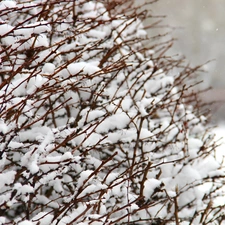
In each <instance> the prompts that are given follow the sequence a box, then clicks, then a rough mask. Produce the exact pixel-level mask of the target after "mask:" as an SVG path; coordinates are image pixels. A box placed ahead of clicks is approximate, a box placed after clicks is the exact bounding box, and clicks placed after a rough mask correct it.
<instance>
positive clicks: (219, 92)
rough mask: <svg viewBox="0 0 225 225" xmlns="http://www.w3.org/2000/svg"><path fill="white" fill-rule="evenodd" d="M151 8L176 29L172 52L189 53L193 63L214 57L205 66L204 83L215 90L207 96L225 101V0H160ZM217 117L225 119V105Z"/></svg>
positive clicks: (216, 114)
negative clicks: (163, 16)
mask: <svg viewBox="0 0 225 225" xmlns="http://www.w3.org/2000/svg"><path fill="white" fill-rule="evenodd" d="M149 10H150V13H151V14H153V15H159V14H161V15H166V16H167V17H166V18H165V19H164V22H163V24H164V25H169V26H170V27H174V28H175V29H174V30H173V32H172V34H171V36H173V37H175V38H177V39H178V40H177V41H176V42H175V43H174V46H173V47H172V49H171V52H170V53H172V54H176V53H178V54H180V55H185V56H186V59H187V62H190V63H191V64H192V65H199V64H203V63H205V62H206V61H208V60H214V61H213V62H211V63H209V64H208V65H207V66H205V67H204V69H205V70H207V71H208V72H207V73H204V75H203V77H202V79H203V80H204V86H209V85H211V86H212V87H213V88H214V91H213V92H212V93H210V94H209V95H208V96H206V95H205V96H204V97H205V98H206V99H210V98H213V100H216V99H217V98H219V100H221V99H222V100H225V91H224V90H225V74H224V70H225V0H159V1H158V2H156V3H154V4H151V6H150V7H149ZM150 22H151V21H147V23H150ZM164 29H166V28H164ZM221 105H222V104H221ZM212 110H214V109H212ZM214 118H215V120H220V119H222V120H223V119H225V106H222V107H221V109H220V110H219V112H217V113H215V116H214Z"/></svg>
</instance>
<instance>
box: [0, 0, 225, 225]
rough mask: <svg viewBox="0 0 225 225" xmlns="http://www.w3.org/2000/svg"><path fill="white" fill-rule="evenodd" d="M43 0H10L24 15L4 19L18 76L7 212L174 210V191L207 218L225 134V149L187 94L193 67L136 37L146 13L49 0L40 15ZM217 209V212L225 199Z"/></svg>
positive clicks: (7, 154)
mask: <svg viewBox="0 0 225 225" xmlns="http://www.w3.org/2000/svg"><path fill="white" fill-rule="evenodd" d="M81 2H82V4H81ZM23 4H25V6H26V9H25V8H23ZM39 4H40V5H39ZM43 4H44V2H42V1H40V2H39V1H34V2H32V3H29V2H25V3H21V4H19V3H18V4H17V3H16V2H14V1H2V2H1V3H0V9H2V10H3V11H4V10H5V11H6V12H7V10H8V8H9V9H13V8H15V7H16V8H17V11H16V12H15V15H16V16H17V17H18V20H15V21H14V20H13V19H10V13H11V12H8V14H9V15H7V16H8V18H7V20H6V17H4V18H1V20H2V21H3V23H2V24H1V25H0V35H3V36H4V35H5V37H3V38H2V40H1V42H2V45H5V46H4V48H6V49H7V52H6V51H2V55H1V58H3V57H4V59H6V58H8V59H9V60H8V61H7V62H5V61H2V67H1V74H5V75H3V77H4V78H5V79H8V78H9V79H8V80H7V82H2V88H1V91H0V102H1V110H0V117H1V118H0V139H1V145H0V147H1V151H2V152H3V154H1V156H0V168H1V171H0V180H1V182H0V205H1V207H2V208H3V209H2V210H3V212H4V217H0V223H11V222H14V223H18V224H22V225H26V224H35V225H38V224H40V225H47V224H60V225H63V224H70V223H73V224H80V225H82V224H83V225H85V224H96V225H98V224H106V225H107V224H114V223H115V224H116V223H124V224H128V223H136V222H135V221H139V220H142V221H140V224H142V223H144V220H146V221H145V223H149V222H150V223H153V221H152V219H154V217H157V218H162V219H163V220H165V221H173V220H174V214H175V212H174V208H175V207H174V201H173V199H171V198H174V199H176V200H177V204H178V210H179V212H178V215H179V217H180V220H184V222H183V224H185V221H190V220H191V219H192V217H193V214H194V212H196V217H195V218H194V220H193V225H197V224H199V223H200V220H201V218H200V217H201V212H204V210H205V209H206V207H207V205H208V204H209V201H210V200H211V199H212V200H214V199H215V201H214V202H213V203H212V204H213V206H218V205H223V204H224V192H225V189H224V187H223V182H222V180H221V179H220V176H221V177H223V176H224V174H225V171H224V164H223V163H224V162H223V158H224V150H223V148H224V143H223V144H222V146H221V147H217V148H216V150H215V151H214V144H213V140H215V138H214V139H212V140H211V138H210V137H213V131H212V132H211V133H210V132H209V134H205V131H206V130H207V129H208V127H207V125H206V118H205V117H204V116H203V115H198V114H196V113H195V109H193V107H192V106H189V105H186V103H185V99H183V97H182V94H184V93H182V94H181V91H180V90H181V89H182V87H183V85H184V84H181V85H180V86H179V85H178V86H177V85H176V84H177V83H179V82H177V80H178V78H179V76H181V78H182V73H180V74H177V73H176V74H175V75H174V74H173V72H168V71H167V70H165V71H164V70H163V69H162V68H160V65H161V64H157V63H159V62H158V60H159V59H157V58H156V57H155V55H154V54H155V53H154V52H155V51H154V49H152V50H151V49H150V50H147V51H146V52H144V48H143V45H142V42H141V41H138V43H135V41H134V40H136V39H137V37H138V38H144V37H145V36H146V31H145V30H144V28H143V25H142V23H141V21H140V20H139V19H138V17H137V16H135V17H132V16H133V15H132V14H131V15H129V16H126V15H119V14H117V15H114V16H112V15H111V14H109V13H108V12H107V10H106V8H105V5H104V3H99V2H98V1H88V2H87V1H81V0H79V1H77V2H76V4H75V5H73V4H72V2H71V3H70V2H66V3H65V2H61V3H60V4H55V5H54V4H53V5H52V6H51V7H52V8H51V7H50V8H48V4H47V5H46V7H47V8H46V10H48V15H46V16H44V17H43V18H45V19H43V18H42V19H38V18H37V16H35V15H36V14H37V15H41V10H43V9H42V6H43ZM73 7H75V11H76V13H78V18H77V20H76V21H74V18H73V15H72V14H73V13H72V9H74V8H73ZM23 10H24V11H25V12H26V13H25V14H24V12H23ZM59 12H60V13H59ZM15 15H14V17H15ZM28 15H29V16H30V15H33V16H31V17H30V18H29V19H28ZM48 16H49V17H48ZM14 17H12V18H14ZM25 18H26V19H28V21H27V22H24V23H22V22H20V21H23V20H24V19H25ZM52 19H54V20H52ZM18 21H19V22H18ZM52 32H53V33H52ZM7 33H10V35H7ZM138 40H139V39H138ZM131 43H132V44H131ZM6 53H7V54H6ZM28 60H30V61H28ZM27 61H28V62H29V65H26V62H27ZM9 62H10V63H9ZM156 68H157V69H156ZM155 69H156V70H155ZM14 74H15V75H14ZM11 75H12V77H11ZM179 79H180V78H179ZM182 82H185V81H183V80H182ZM214 132H216V133H218V135H224V130H223V129H221V130H219V129H217V130H216V129H214ZM141 191H142V192H141ZM204 196H208V198H205V199H203V197H204ZM140 197H144V199H141V200H140ZM139 200H140V202H139ZM142 201H143V202H142ZM20 205H24V207H25V208H26V207H27V208H26V210H30V211H29V213H30V215H29V216H30V220H29V221H28V220H24V221H22V218H26V217H25V216H26V214H27V212H28V211H26V212H25V211H24V210H23V207H21V212H20V215H16V216H15V218H13V216H14V215H13V213H14V214H16V213H18V210H17V207H20ZM29 207H30V208H29ZM8 211H9V212H10V213H11V212H12V215H10V216H8V215H6V214H7V212H8ZM216 213H217V214H216ZM216 213H215V212H214V211H213V210H212V212H210V215H209V218H213V216H215V215H216V216H220V214H221V215H223V213H224V210H223V209H222V208H221V212H216ZM5 215H6V216H5ZM55 215H57V218H56V217H55ZM11 218H12V220H14V221H11ZM72 221H73V222H72ZM118 221H119V222H118ZM168 224H170V222H168ZM171 224H172V223H171ZM210 224H212V223H210Z"/></svg>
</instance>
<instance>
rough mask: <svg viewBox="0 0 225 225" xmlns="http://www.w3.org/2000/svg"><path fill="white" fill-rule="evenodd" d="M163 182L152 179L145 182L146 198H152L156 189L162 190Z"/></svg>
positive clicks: (144, 192)
mask: <svg viewBox="0 0 225 225" xmlns="http://www.w3.org/2000/svg"><path fill="white" fill-rule="evenodd" d="M161 184H162V183H161V181H159V180H157V179H154V178H151V179H148V180H146V181H145V183H144V191H143V194H144V196H145V197H146V198H151V196H152V194H153V193H154V192H155V189H156V188H160V185H161Z"/></svg>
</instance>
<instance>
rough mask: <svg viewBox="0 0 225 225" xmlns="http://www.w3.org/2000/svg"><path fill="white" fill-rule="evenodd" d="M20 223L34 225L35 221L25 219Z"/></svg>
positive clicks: (21, 224) (20, 224) (19, 224)
mask: <svg viewBox="0 0 225 225" xmlns="http://www.w3.org/2000/svg"><path fill="white" fill-rule="evenodd" d="M18 225H34V223H32V222H31V221H29V220H24V221H22V222H20V223H18Z"/></svg>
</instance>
